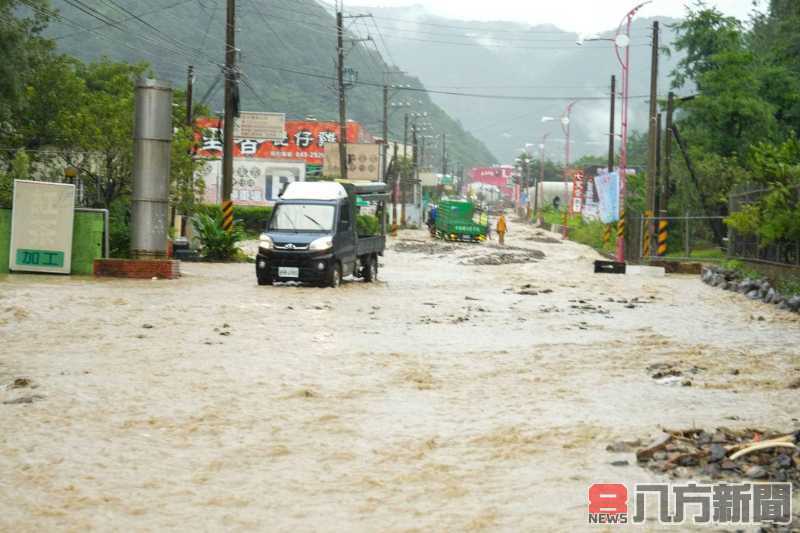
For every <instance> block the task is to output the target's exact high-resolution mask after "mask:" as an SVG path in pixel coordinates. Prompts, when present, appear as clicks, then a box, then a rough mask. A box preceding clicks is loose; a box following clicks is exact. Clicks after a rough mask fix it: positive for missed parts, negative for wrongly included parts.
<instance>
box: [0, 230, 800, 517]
mask: <svg viewBox="0 0 800 533" xmlns="http://www.w3.org/2000/svg"><path fill="white" fill-rule="evenodd" d="M552 237H555V236H554V235H552V234H545V233H543V232H537V231H535V230H534V229H532V228H523V227H521V226H520V225H519V224H516V225H513V226H512V227H511V233H510V234H509V237H508V238H507V247H506V248H505V249H502V250H501V249H498V248H497V247H496V246H495V244H494V243H492V242H489V243H487V244H485V245H482V246H480V245H466V244H465V245H453V244H445V243H440V242H432V241H431V240H430V239H429V238H428V237H427V236H426V235H425V233H424V232H421V231H418V232H414V231H409V232H404V233H401V235H400V238H399V239H393V240H392V245H391V247H392V249H391V250H390V251H387V254H386V256H385V257H384V258H383V261H382V269H381V272H380V278H381V281H380V283H379V284H377V285H371V284H366V283H362V282H360V281H351V282H346V283H345V284H344V285H343V286H342V287H341V288H339V289H336V290H334V289H318V288H312V287H295V286H280V285H277V286H274V287H258V286H257V285H256V279H255V275H254V271H253V270H254V268H253V266H252V265H249V264H226V265H209V264H184V265H182V270H183V273H184V277H183V278H182V279H180V280H178V281H172V282H170V281H143V282H136V281H119V280H99V281H95V280H91V279H78V278H72V279H67V278H58V277H42V276H26V275H16V276H12V277H7V278H0V342H1V343H2V348H0V402H8V401H13V400H15V399H19V398H24V397H28V398H30V399H31V401H32V403H21V404H5V403H0V425H1V426H2V432H1V433H0V479H1V480H2V481H0V529H2V530H16V531H42V530H55V529H69V530H85V529H96V530H109V529H119V530H125V529H137V530H139V529H143V530H163V529H168V530H170V529H171V530H220V529H226V530H252V529H260V530H272V531H480V530H487V531H495V530H499V531H568V530H583V529H586V528H588V525H587V518H586V492H587V489H588V486H589V485H590V484H591V483H593V482H621V483H628V484H631V483H634V482H637V481H655V480H663V479H664V478H660V477H658V476H656V475H655V474H653V473H652V472H649V471H646V470H644V469H641V468H639V467H638V466H636V464H635V458H634V457H633V454H632V453H623V454H613V453H609V452H607V451H606V446H607V445H608V444H610V443H612V442H615V441H618V440H630V439H636V438H642V439H644V440H645V441H646V440H647V438H648V437H652V436H655V435H657V434H658V433H659V432H660V428H661V427H669V428H688V427H700V428H714V427H717V426H728V427H732V428H745V427H764V428H770V429H773V430H776V431H782V430H785V432H787V433H788V432H789V431H792V430H794V429H797V428H798V425H799V424H798V420H797V418H798V417H799V416H800V411H798V408H797V405H798V399H800V391H798V390H789V389H788V388H787V385H788V383H789V382H790V381H792V380H793V379H794V378H796V377H797V375H798V372H799V371H800V370H799V369H800V348H798V346H800V321H799V320H798V317H797V315H792V314H790V313H785V312H782V311H778V310H776V309H774V308H773V307H771V306H767V305H765V304H761V303H755V302H751V301H749V300H747V299H745V298H744V297H741V296H740V295H736V294H732V293H729V292H725V291H721V290H716V289H713V288H711V287H708V286H706V285H704V284H702V283H701V282H700V279H699V277H698V276H669V277H662V278H654V277H647V276H635V275H628V276H611V275H595V274H592V262H593V261H594V260H595V259H597V258H598V257H597V256H596V254H595V253H594V252H593V251H592V250H590V249H588V248H586V247H583V246H580V245H577V244H574V243H570V242H563V243H562V242H560V241H558V239H552ZM536 252H542V253H543V254H544V256H542V255H541V254H539V253H536ZM658 363H669V364H672V365H674V366H676V367H680V368H684V369H688V368H693V369H695V370H694V371H693V373H692V375H691V386H681V384H680V383H673V384H668V383H662V382H658V381H656V380H654V379H652V377H651V375H652V374H653V372H652V371H651V370H648V367H652V366H653V365H657V364H658ZM21 377H24V378H27V379H29V380H30V385H28V386H25V387H22V388H20V387H16V388H15V387H14V386H13V383H14V380H15V379H17V378H21ZM621 459H627V460H628V461H629V462H630V465H629V466H621V467H620V466H612V465H611V462H612V461H618V460H621ZM795 505H797V503H796V504H795ZM648 529H655V527H654V526H653V525H652V524H651V525H650V526H648ZM601 530H602V529H601ZM671 530H673V531H674V530H675V528H672V529H671Z"/></svg>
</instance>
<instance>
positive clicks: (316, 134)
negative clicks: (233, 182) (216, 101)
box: [197, 118, 369, 166]
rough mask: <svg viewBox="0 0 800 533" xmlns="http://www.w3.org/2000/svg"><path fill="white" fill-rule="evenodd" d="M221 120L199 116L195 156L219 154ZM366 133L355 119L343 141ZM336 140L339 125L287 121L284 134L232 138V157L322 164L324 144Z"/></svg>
mask: <svg viewBox="0 0 800 533" xmlns="http://www.w3.org/2000/svg"><path fill="white" fill-rule="evenodd" d="M222 126H223V121H222V119H216V118H201V119H198V120H197V127H198V128H200V130H201V132H200V133H199V134H198V136H197V142H198V149H197V155H198V156H199V157H204V158H209V159H214V158H220V157H222V149H223V145H222ZM368 140H369V139H368V136H367V135H366V134H365V133H364V131H363V129H362V128H361V125H360V124H358V123H357V122H349V123H348V124H347V142H348V143H357V142H367V141H368ZM337 142H339V124H338V123H337V122H321V121H317V120H287V121H286V131H285V133H284V135H283V136H282V137H281V138H279V139H277V140H272V139H268V138H258V137H254V138H250V139H244V138H241V139H236V142H235V143H234V146H233V155H234V157H246V158H257V159H271V160H283V161H302V162H304V163H306V164H308V165H320V166H321V165H322V161H323V159H324V158H325V147H326V146H327V145H328V144H331V143H337Z"/></svg>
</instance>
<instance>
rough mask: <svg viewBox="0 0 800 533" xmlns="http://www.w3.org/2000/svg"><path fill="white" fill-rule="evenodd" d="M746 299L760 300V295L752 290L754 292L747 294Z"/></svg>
mask: <svg viewBox="0 0 800 533" xmlns="http://www.w3.org/2000/svg"><path fill="white" fill-rule="evenodd" d="M747 297H748V298H750V299H751V300H760V299H761V293H760V292H759V291H757V290H755V289H754V290H752V291H750V292H748V293H747Z"/></svg>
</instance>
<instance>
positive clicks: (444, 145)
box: [442, 133, 447, 179]
mask: <svg viewBox="0 0 800 533" xmlns="http://www.w3.org/2000/svg"><path fill="white" fill-rule="evenodd" d="M445 176H447V134H446V133H442V179H444V177H445Z"/></svg>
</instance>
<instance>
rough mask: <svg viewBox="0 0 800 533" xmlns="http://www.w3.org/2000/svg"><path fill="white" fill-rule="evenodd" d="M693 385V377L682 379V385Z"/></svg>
mask: <svg viewBox="0 0 800 533" xmlns="http://www.w3.org/2000/svg"><path fill="white" fill-rule="evenodd" d="M691 386H692V380H691V379H685V380H683V381H681V387H691Z"/></svg>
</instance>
